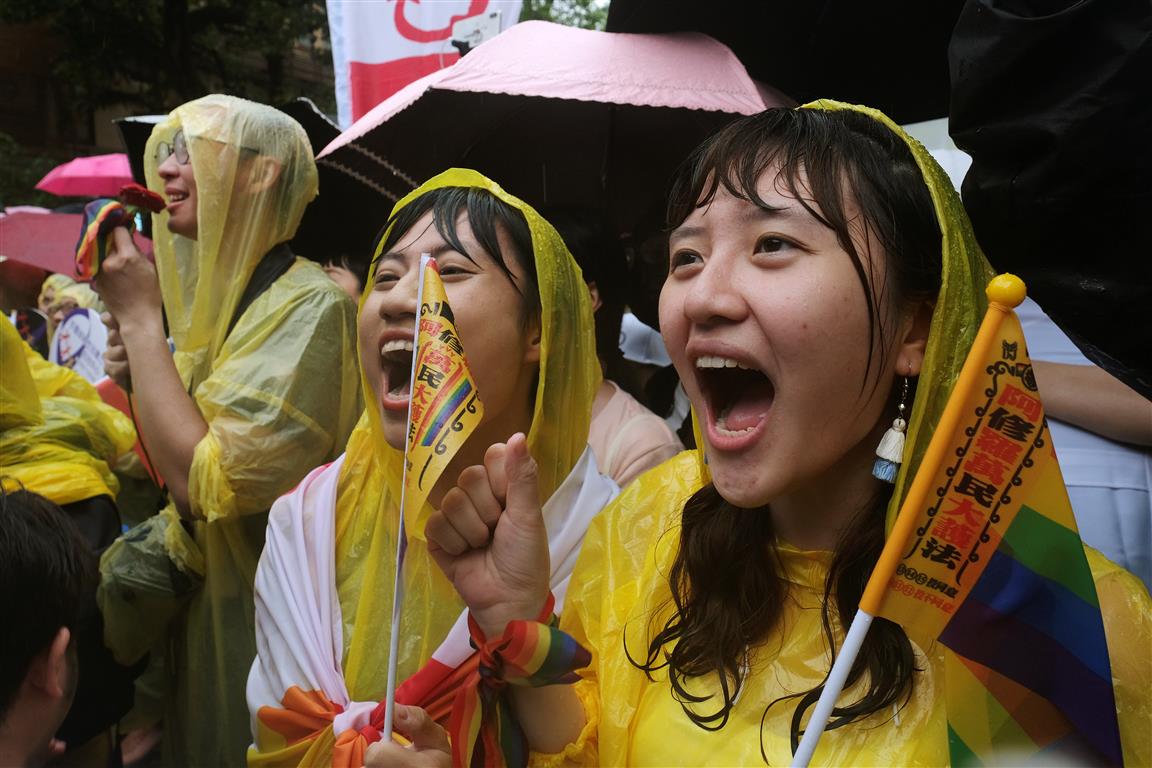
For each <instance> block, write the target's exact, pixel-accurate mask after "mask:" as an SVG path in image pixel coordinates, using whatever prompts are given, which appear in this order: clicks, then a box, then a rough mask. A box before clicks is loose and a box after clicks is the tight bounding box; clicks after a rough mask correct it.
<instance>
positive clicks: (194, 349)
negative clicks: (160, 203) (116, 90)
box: [144, 95, 318, 388]
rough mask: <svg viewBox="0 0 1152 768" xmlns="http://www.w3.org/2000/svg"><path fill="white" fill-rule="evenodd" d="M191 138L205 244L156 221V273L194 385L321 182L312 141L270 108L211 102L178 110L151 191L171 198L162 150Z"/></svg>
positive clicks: (161, 138) (163, 133)
mask: <svg viewBox="0 0 1152 768" xmlns="http://www.w3.org/2000/svg"><path fill="white" fill-rule="evenodd" d="M178 131H183V132H184V139H185V142H186V143H187V146H188V156H189V158H190V162H191V164H192V170H193V174H194V176H195V179H196V217H197V237H196V240H189V239H188V238H185V237H181V236H179V235H174V234H172V233H171V232H169V231H168V227H167V226H166V223H167V216H168V214H167V213H160V214H156V215H154V216H153V237H154V240H153V242H154V244H155V253H156V269H157V271H158V272H159V276H160V290H161V293H162V294H163V297H164V309H165V311H166V312H167V318H168V328H169V334H170V335H171V337H172V340H173V342H174V343H175V345H176V367H177V368H178V369H179V371H180V375H181V378H182V379H183V380H184V382H185V384H186V385H189V386H191V387H192V388H194V387H195V385H196V384H198V383H199V382H200V381H202V380H203V379H204V378H205V376H206V375H207V372H208V369H209V367H210V366H211V363H212V360H213V359H215V357H216V355H217V354H218V353H219V351H220V348H221V347H222V346H223V344H224V339H225V338H226V337H227V335H228V331H229V321H230V320H231V319H232V317H233V314H234V313H235V311H236V308H237V306H238V305H239V303H240V297H241V295H242V294H243V292H244V289H245V288H246V287H247V285H248V282H249V279H250V278H251V276H252V272H253V270H254V269H255V268H256V265H257V264H258V263H259V262H260V260H261V258H263V256H264V255H265V254H266V253H268V251H269V250H271V249H272V247H273V246H275V245H277V244H279V243H283V242H286V241H288V240H290V239H292V236H293V235H295V234H296V228H297V227H298V226H299V224H300V219H301V217H302V216H303V215H304V209H305V208H306V207H307V205H308V203H309V202H310V201H311V200H312V199H313V198H314V197H316V193H317V190H318V176H317V173H316V164H315V161H314V160H313V158H312V148H311V145H310V144H309V143H308V136H307V134H305V133H304V129H303V128H301V127H300V124H299V123H297V122H296V121H295V120H293V119H292V118H290V117H288V116H287V115H286V114H284V113H283V112H280V111H279V110H277V109H274V108H272V107H269V106H265V105H263V104H257V103H255V102H251V101H246V100H244V99H239V98H236V97H234V96H222V95H212V96H205V97H203V98H201V99H197V100H195V101H191V102H188V103H187V104H184V105H183V106H180V107H177V108H176V109H175V110H173V111H172V113H171V114H170V115H169V116H168V119H167V120H165V121H164V122H162V123H159V124H158V125H157V126H156V127H155V128H154V129H153V130H152V135H151V136H150V137H149V139H148V144H147V146H146V148H145V151H144V173H145V176H146V177H147V180H148V187H149V188H150V189H152V190H157V191H160V190H163V189H164V180H163V179H161V178H160V174H159V172H158V170H157V168H158V163H157V161H156V151H157V149H158V147H159V145H160V144H161V143H166V144H169V145H170V144H171V143H172V140H173V137H174V136H175V135H176V133H177V132H178Z"/></svg>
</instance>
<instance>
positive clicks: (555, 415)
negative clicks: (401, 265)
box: [249, 169, 601, 765]
mask: <svg viewBox="0 0 1152 768" xmlns="http://www.w3.org/2000/svg"><path fill="white" fill-rule="evenodd" d="M442 187H479V188H482V189H486V190H488V191H489V192H491V193H492V194H494V195H495V196H496V197H498V198H499V199H500V200H502V201H504V202H506V203H508V204H509V205H511V206H513V207H515V208H516V209H517V210H519V211H521V212H522V213H523V214H524V216H525V218H526V219H527V221H528V226H529V229H530V231H531V234H532V245H533V256H534V259H535V264H536V272H537V281H538V285H539V290H540V304H541V310H540V311H541V325H542V348H541V358H540V376H539V382H538V384H537V389H536V401H535V410H534V412H533V415H532V426H531V429H530V430H529V432H528V447H529V450H530V451H531V454H532V456H533V457H534V458H535V460H536V462H537V465H538V467H539V480H540V498H541V499H542V500H545V499H547V498H549V497H550V496H551V495H552V493H553V491H554V490H555V489H556V488H557V487H558V486H559V485H560V484H561V483H562V482H563V481H564V479H565V478H566V477H567V476H568V474H569V473H570V471H571V470H572V468H573V467H574V466H575V464H576V462H577V460H578V459H579V458H580V456H581V454H582V453H583V452H584V449H585V448H586V446H587V436H588V423H589V418H590V414H591V409H592V399H593V397H594V395H595V392H596V388H597V387H598V386H599V384H600V378H601V377H600V367H599V364H598V362H597V360H596V342H595V338H594V335H593V328H594V325H593V322H592V308H591V302H590V299H589V295H588V289H587V287H586V286H585V283H584V280H583V277H582V276H581V273H580V269H579V267H578V266H577V265H576V262H575V260H573V258H572V257H571V255H570V254H569V253H568V250H567V248H566V247H565V246H564V243H563V241H562V240H561V239H560V236H559V235H558V234H557V232H556V230H555V229H553V228H552V226H551V225H549V224H548V223H547V222H546V221H544V219H543V218H541V217H540V215H539V214H537V213H536V211H534V210H533V209H532V208H531V207H529V206H528V205H526V204H525V203H523V202H522V201H521V200H519V199H518V198H515V197H513V196H512V195H509V194H508V193H507V192H505V191H504V190H503V189H502V188H501V187H499V186H498V185H497V184H495V183H493V182H492V181H490V180H489V179H487V178H485V177H484V176H482V175H480V174H479V173H476V172H475V171H469V170H461V169H453V170H449V171H446V172H444V173H442V174H440V175H438V176H436V177H435V178H433V179H431V180H429V181H428V182H426V183H425V184H424V185H422V186H421V187H420V188H418V189H416V190H415V191H413V192H412V193H411V194H409V195H408V196H407V197H405V198H404V199H402V200H401V201H400V202H398V203H397V204H396V207H395V208H394V209H393V215H395V213H396V212H397V211H399V210H400V209H401V208H403V207H404V206H406V205H408V204H409V203H411V202H412V201H413V200H415V199H416V198H417V197H419V196H421V195H423V194H424V193H426V192H429V191H431V190H434V189H439V188H442ZM384 239H385V237H384V236H382V237H381V238H380V241H379V242H380V243H383V242H384ZM379 255H380V254H379V253H377V254H376V256H377V257H379ZM505 258H510V256H509V255H506V256H505ZM368 283H369V286H371V285H372V280H371V279H370V280H369V281H368ZM370 290H371V287H369V288H367V289H366V291H365V296H367V293H368V291H370ZM361 306H363V300H362V301H361ZM461 340H462V341H463V343H464V346H465V351H467V344H468V338H467V336H466V335H464V334H463V333H462V334H461ZM362 387H363V390H364V393H365V397H366V398H367V399H368V401H369V402H372V401H373V400H374V395H373V394H372V393H373V389H372V387H371V385H370V384H369V383H368V382H367V380H362ZM402 463H403V454H402V453H401V452H400V451H396V450H393V449H392V448H390V447H389V446H388V443H387V442H386V441H385V439H384V432H383V427H382V426H381V423H380V415H379V413H378V411H377V410H376V409H375V408H372V407H369V408H367V409H366V413H365V415H364V416H363V417H362V418H361V420H360V423H359V424H358V425H357V427H356V430H355V432H354V433H353V435H352V438H351V439H350V440H349V442H348V449H347V452H346V458H345V461H344V464H343V467H342V470H341V473H340V477H339V482H338V486H337V499H336V509H335V510H334V513H335V515H336V528H335V537H336V571H335V576H336V589H337V593H338V595H339V601H340V609H341V613H342V616H343V640H344V663H343V675H344V680H345V682H346V684H347V687H348V693H349V695H350V696H351V697H352V699H353V700H355V701H379V700H381V699H383V697H384V694H385V690H386V683H387V669H388V652H387V649H388V644H389V638H390V635H391V632H390V626H391V617H392V596H393V595H392V584H393V578H394V575H395V569H396V558H395V553H396V536H397V534H398V532H399V514H398V513H399V506H400V505H399V498H400V494H399V490H400V481H401V467H402ZM430 512H431V507H430V506H429V505H428V504H425V505H424V507H423V508H422V509H418V510H407V511H406V513H405V525H406V530H407V533H408V536H409V542H410V543H409V546H408V550H407V555H406V561H405V566H404V567H405V590H406V591H405V595H404V602H405V610H404V612H403V619H402V628H403V636H402V637H401V639H400V645H399V659H398V664H397V666H398V677H397V679H398V680H400V681H403V680H404V679H405V678H407V677H408V676H410V675H411V674H413V673H414V672H416V671H417V670H418V669H419V668H420V666H421V665H422V664H424V663H425V662H426V661H427V660H428V659H429V657H430V656H431V655H432V652H433V651H434V650H436V648H437V646H438V645H439V644H440V642H441V641H442V640H443V639H444V636H445V635H446V634H447V632H448V629H449V628H450V627H451V626H452V624H453V622H455V621H456V619H457V617H458V616H459V615H460V612H461V611H462V610H463V608H464V605H463V603H462V602H461V600H460V599H459V597H457V595H456V593H455V591H454V590H453V588H452V585H451V584H450V583H449V582H448V581H447V579H445V578H444V575H443V574H442V573H441V572H440V570H439V568H438V567H437V566H436V564H435V562H434V561H433V560H432V558H431V557H430V556H429V554H428V549H427V546H426V545H425V538H424V524H425V522H426V520H427V517H428V515H429V514H430ZM323 513H324V511H317V512H316V514H323ZM333 744H334V735H333V732H332V728H331V727H328V728H326V729H323V730H321V731H318V732H316V733H315V734H313V736H312V738H310V739H307V740H304V741H300V742H295V743H293V744H291V745H285V746H284V747H283V748H281V749H269V751H266V752H263V753H261V752H259V751H257V750H253V752H251V753H250V754H249V764H250V765H285V764H290V765H296V764H301V765H319V764H329V763H330V762H331V760H332V757H331V753H332V747H333Z"/></svg>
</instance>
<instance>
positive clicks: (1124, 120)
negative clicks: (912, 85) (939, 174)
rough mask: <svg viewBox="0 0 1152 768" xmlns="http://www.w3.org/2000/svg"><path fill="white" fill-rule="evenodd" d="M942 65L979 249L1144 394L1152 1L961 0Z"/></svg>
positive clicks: (1151, 359)
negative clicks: (967, 159) (964, 157)
mask: <svg viewBox="0 0 1152 768" xmlns="http://www.w3.org/2000/svg"><path fill="white" fill-rule="evenodd" d="M949 63H950V67H951V79H952V92H951V106H950V115H949V125H950V131H951V134H952V138H953V140H954V141H955V142H956V144H957V146H959V147H960V148H961V149H963V150H964V151H966V152H967V153H968V154H970V155H971V156H972V158H973V164H972V168H971V169H970V170H969V172H968V175H967V176H966V177H965V179H964V185H963V196H964V202H965V205H966V207H967V208H968V211H969V214H970V215H971V218H972V224H973V226H974V227H975V230H976V237H977V239H978V240H979V242H980V245H981V247H982V248H983V249H984V251H985V253H986V254H987V256H988V258H989V260H990V261H991V262H992V265H993V266H994V267H995V268H996V269H997V270H999V271H1011V272H1014V273H1016V274H1018V275H1019V276H1020V277H1022V278H1023V279H1024V281H1025V282H1026V283H1027V285H1028V292H1029V294H1030V295H1031V296H1032V298H1034V299H1035V300H1036V301H1037V302H1038V303H1039V304H1040V305H1041V306H1042V307H1043V308H1044V310H1045V311H1046V312H1047V313H1048V314H1049V315H1050V316H1051V317H1052V319H1053V320H1054V321H1055V322H1056V323H1057V324H1058V325H1060V327H1061V328H1062V329H1063V330H1064V332H1065V333H1067V334H1068V335H1069V336H1070V337H1071V338H1072V340H1073V341H1074V342H1075V343H1076V344H1077V346H1079V347H1080V349H1081V350H1082V351H1083V352H1084V354H1085V355H1087V356H1088V357H1089V358H1090V359H1092V360H1093V361H1095V362H1096V363H1097V364H1099V365H1100V366H1101V367H1103V368H1105V369H1106V370H1108V371H1110V372H1111V373H1112V374H1113V375H1115V376H1116V377H1118V378H1119V379H1121V380H1123V381H1124V382H1125V383H1127V384H1128V385H1129V386H1131V387H1133V388H1134V389H1136V390H1138V391H1139V392H1141V393H1142V394H1144V395H1145V396H1146V397H1152V2H1149V0H1079V1H1076V0H968V1H967V2H966V3H965V6H964V9H963V11H962V12H961V14H960V17H959V19H958V21H957V24H956V28H955V30H954V32H953V37H952V42H951V45H950V49H949Z"/></svg>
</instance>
